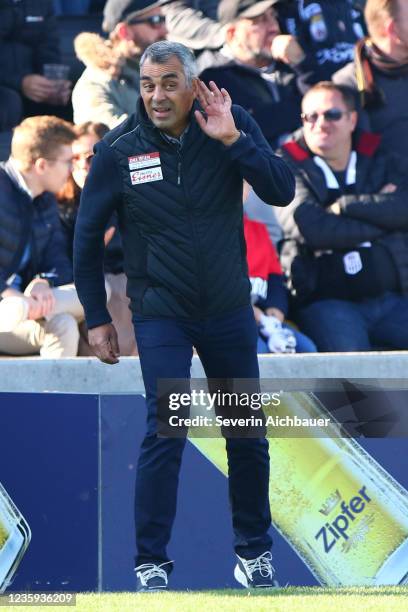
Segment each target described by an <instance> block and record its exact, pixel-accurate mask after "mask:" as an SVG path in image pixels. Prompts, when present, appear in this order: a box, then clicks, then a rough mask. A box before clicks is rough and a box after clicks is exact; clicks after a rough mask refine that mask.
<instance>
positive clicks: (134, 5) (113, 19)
mask: <svg viewBox="0 0 408 612" xmlns="http://www.w3.org/2000/svg"><path fill="white" fill-rule="evenodd" d="M168 2H169V0H167V1H166V0H164V1H163V0H108V1H107V3H106V4H105V8H104V9H103V24H102V29H103V30H104V31H105V32H112V31H113V30H114V29H115V28H116V26H117V25H118V23H120V22H121V21H127V20H128V19H132V18H133V17H138V16H139V15H143V13H146V12H147V11H149V10H150V9H153V8H156V7H157V6H162V5H163V4H167V3H168Z"/></svg>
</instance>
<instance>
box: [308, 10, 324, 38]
mask: <svg viewBox="0 0 408 612" xmlns="http://www.w3.org/2000/svg"><path fill="white" fill-rule="evenodd" d="M309 29H310V36H311V37H312V38H314V39H315V40H316V41H317V42H322V41H323V40H326V38H327V35H328V31H327V27H326V23H325V21H324V19H323V15H322V14H321V13H320V14H319V15H314V16H313V17H312V18H311V20H310V26H309Z"/></svg>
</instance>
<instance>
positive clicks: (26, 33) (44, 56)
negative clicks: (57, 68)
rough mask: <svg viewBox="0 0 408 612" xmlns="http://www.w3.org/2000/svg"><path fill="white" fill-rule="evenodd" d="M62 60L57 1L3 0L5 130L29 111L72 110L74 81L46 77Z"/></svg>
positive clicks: (0, 43) (0, 74) (0, 67)
mask: <svg viewBox="0 0 408 612" xmlns="http://www.w3.org/2000/svg"><path fill="white" fill-rule="evenodd" d="M60 61H61V57H60V52H59V45H58V32H57V23H56V19H55V16H54V10H53V5H52V0H37V1H36V2H34V1H33V0H20V1H19V2H11V1H9V0H0V96H1V99H2V101H3V103H2V111H1V113H0V120H1V122H2V123H1V124H0V130H7V129H11V128H12V127H14V126H15V125H17V123H19V122H20V121H21V119H22V116H23V114H24V115H26V116H27V115H40V114H53V115H55V114H58V115H60V114H61V115H62V116H64V117H67V116H68V115H69V108H68V107H67V104H68V101H69V99H70V96H71V83H70V82H69V81H68V80H66V79H59V80H52V79H50V78H46V77H45V76H44V66H45V65H46V64H58V63H60Z"/></svg>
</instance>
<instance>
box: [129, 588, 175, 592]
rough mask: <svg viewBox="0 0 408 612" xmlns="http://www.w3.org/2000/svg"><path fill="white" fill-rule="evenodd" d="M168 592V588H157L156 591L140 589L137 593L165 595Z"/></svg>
mask: <svg viewBox="0 0 408 612" xmlns="http://www.w3.org/2000/svg"><path fill="white" fill-rule="evenodd" d="M167 591H168V588H167V587H157V588H155V589H139V590H138V591H136V593H165V592H167Z"/></svg>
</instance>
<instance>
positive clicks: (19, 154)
mask: <svg viewBox="0 0 408 612" xmlns="http://www.w3.org/2000/svg"><path fill="white" fill-rule="evenodd" d="M74 139H75V132H74V130H73V128H72V126H71V125H70V124H69V123H67V122H66V121H63V120H62V119H58V118H57V117H51V116H37V117H31V118H29V119H25V120H24V121H23V122H22V123H21V124H20V125H19V126H17V127H16V129H15V131H14V134H13V139H12V144H11V156H10V158H9V159H8V161H7V162H5V163H2V164H1V165H0V193H1V196H0V203H1V205H0V228H1V230H0V298H1V300H0V353H6V354H10V355H27V354H35V353H38V352H39V353H40V354H41V356H42V357H48V358H54V357H72V356H75V355H76V353H77V348H78V339H79V333H78V326H77V320H76V319H80V318H81V316H82V310H81V307H80V304H79V302H78V299H77V297H76V292H75V289H74V287H73V285H70V284H69V283H71V281H72V270H71V265H70V262H69V260H68V258H67V255H66V249H65V245H64V241H63V238H62V234H61V230H60V221H59V218H58V213H57V207H56V201H55V197H54V195H53V194H54V193H56V192H57V191H58V190H59V189H60V188H61V187H62V185H63V184H64V183H65V181H66V180H67V178H68V175H69V173H70V172H71V166H72V149H71V145H72V142H73V141H74ZM53 287H55V288H53Z"/></svg>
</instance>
